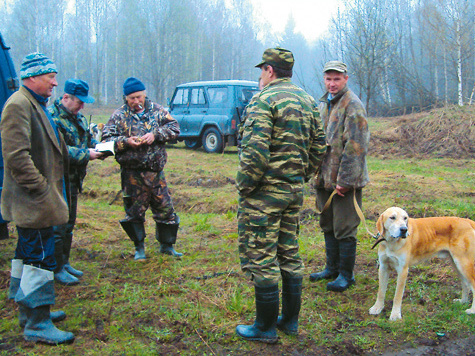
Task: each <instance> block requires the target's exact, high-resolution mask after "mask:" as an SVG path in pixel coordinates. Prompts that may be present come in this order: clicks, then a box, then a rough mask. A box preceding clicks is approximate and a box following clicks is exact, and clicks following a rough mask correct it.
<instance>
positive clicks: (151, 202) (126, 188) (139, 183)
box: [121, 168, 177, 224]
mask: <svg viewBox="0 0 475 356" xmlns="http://www.w3.org/2000/svg"><path fill="white" fill-rule="evenodd" d="M121 182H122V193H123V199H124V209H125V214H126V220H129V221H145V212H146V211H147V209H148V207H149V206H150V209H151V210H152V214H153V220H155V222H157V223H168V224H170V223H175V222H176V219H177V216H176V214H175V213H174V209H173V203H172V198H171V196H170V192H169V190H168V187H167V182H166V180H165V174H164V173H163V171H160V172H152V171H141V170H135V169H127V168H122V170H121Z"/></svg>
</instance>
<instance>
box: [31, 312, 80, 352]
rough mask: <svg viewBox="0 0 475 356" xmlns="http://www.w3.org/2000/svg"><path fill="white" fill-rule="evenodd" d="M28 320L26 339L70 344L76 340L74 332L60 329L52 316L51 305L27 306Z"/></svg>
mask: <svg viewBox="0 0 475 356" xmlns="http://www.w3.org/2000/svg"><path fill="white" fill-rule="evenodd" d="M25 309H26V311H27V318H28V320H27V322H26V325H25V331H24V332H23V337H24V339H25V340H26V341H33V342H44V343H46V344H50V345H58V344H65V343H66V344H69V343H72V342H73V341H74V334H73V333H71V332H69V331H62V330H59V329H58V328H57V327H56V326H54V324H53V322H52V321H51V318H50V306H49V305H42V306H38V307H36V308H25Z"/></svg>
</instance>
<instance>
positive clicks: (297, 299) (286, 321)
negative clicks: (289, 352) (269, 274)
mask: <svg viewBox="0 0 475 356" xmlns="http://www.w3.org/2000/svg"><path fill="white" fill-rule="evenodd" d="M301 302H302V277H287V278H286V277H283V278H282V315H281V316H279V318H278V319H277V328H278V329H279V330H282V331H283V332H284V333H286V334H287V335H297V334H298V329H299V312H300V305H301Z"/></svg>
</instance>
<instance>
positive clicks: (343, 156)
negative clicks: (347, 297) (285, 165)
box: [310, 61, 369, 292]
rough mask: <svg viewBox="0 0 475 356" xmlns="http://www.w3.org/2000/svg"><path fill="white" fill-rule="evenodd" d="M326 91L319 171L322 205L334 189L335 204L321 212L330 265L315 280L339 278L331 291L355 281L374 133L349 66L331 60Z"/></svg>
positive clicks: (312, 277) (319, 201) (327, 66)
mask: <svg viewBox="0 0 475 356" xmlns="http://www.w3.org/2000/svg"><path fill="white" fill-rule="evenodd" d="M323 73H324V82H325V87H326V89H327V92H326V93H325V95H323V97H322V98H321V99H320V101H321V103H320V106H319V109H320V115H321V118H322V120H323V125H324V130H325V134H326V142H327V146H328V150H327V153H326V155H325V158H324V160H323V163H322V166H321V167H320V170H319V172H318V175H317V179H316V181H315V182H316V188H317V206H318V207H319V209H320V210H322V209H323V207H324V205H325V203H326V202H327V201H328V199H329V198H330V196H331V194H332V192H333V191H336V194H335V195H334V197H333V198H332V200H331V204H330V205H329V207H328V208H327V209H325V210H324V211H323V212H322V214H321V215H320V226H321V228H322V231H323V234H324V238H325V250H326V258H327V261H326V267H325V269H324V270H323V271H322V272H319V273H312V274H311V275H310V280H311V281H318V280H322V279H335V278H336V279H335V280H334V281H332V282H330V283H328V284H327V290H330V291H335V292H343V291H344V290H346V289H347V288H349V287H350V286H351V285H352V284H354V283H355V279H354V276H353V269H354V266H355V259H356V233H357V229H358V225H359V223H360V219H359V217H358V214H357V213H356V207H355V204H354V199H355V198H356V201H357V203H358V204H359V205H360V207H361V201H362V188H363V187H364V186H365V185H366V184H368V182H369V176H368V168H367V166H366V154H367V152H368V144H369V131H368V123H367V121H366V110H365V108H364V106H363V104H362V103H361V100H360V99H359V98H358V97H357V96H356V95H355V94H354V93H353V92H352V91H351V90H349V89H348V86H347V82H348V74H347V68H346V65H345V64H344V63H342V62H340V61H330V62H328V63H326V64H325V67H324V69H323Z"/></svg>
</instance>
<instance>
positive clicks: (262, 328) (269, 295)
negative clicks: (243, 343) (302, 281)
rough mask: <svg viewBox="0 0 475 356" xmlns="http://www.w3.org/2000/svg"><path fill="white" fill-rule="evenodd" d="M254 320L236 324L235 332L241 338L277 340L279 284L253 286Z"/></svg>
mask: <svg viewBox="0 0 475 356" xmlns="http://www.w3.org/2000/svg"><path fill="white" fill-rule="evenodd" d="M255 294H256V320H255V322H254V324H253V325H238V326H237V327H236V333H237V334H238V335H239V336H240V337H242V338H243V339H246V340H250V341H260V342H265V343H268V344H274V343H276V342H277V330H276V325H277V317H278V315H279V286H278V285H277V284H276V285H272V286H268V287H258V286H255Z"/></svg>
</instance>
